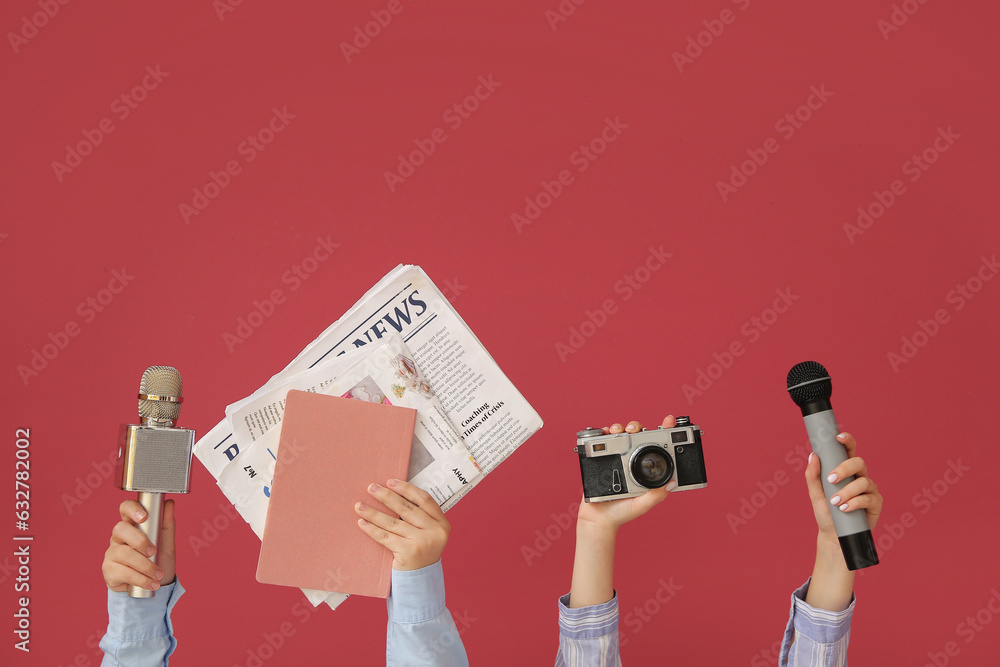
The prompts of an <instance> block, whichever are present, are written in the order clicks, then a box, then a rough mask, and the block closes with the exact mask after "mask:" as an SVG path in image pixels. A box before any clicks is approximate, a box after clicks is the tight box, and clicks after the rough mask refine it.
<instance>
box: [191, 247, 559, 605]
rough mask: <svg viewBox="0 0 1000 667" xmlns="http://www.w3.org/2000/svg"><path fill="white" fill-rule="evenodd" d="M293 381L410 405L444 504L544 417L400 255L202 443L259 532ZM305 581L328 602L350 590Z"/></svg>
mask: <svg viewBox="0 0 1000 667" xmlns="http://www.w3.org/2000/svg"><path fill="white" fill-rule="evenodd" d="M290 389H301V390H305V391H316V392H320V393H327V394H334V395H342V396H349V397H351V398H357V399H361V400H371V401H377V402H390V403H392V404H393V405H403V406H406V407H413V408H415V409H416V410H417V416H418V419H417V427H416V429H415V433H414V447H413V453H412V454H411V461H410V475H409V476H410V481H412V482H413V483H414V484H416V485H417V486H420V487H421V488H424V489H425V490H427V491H428V492H429V493H430V494H431V495H432V496H433V497H434V498H435V500H437V501H438V502H439V503H440V504H441V506H442V508H444V509H445V510H446V511H447V510H448V509H450V508H451V507H453V506H454V505H455V503H457V502H458V501H459V500H460V499H461V498H462V497H463V496H464V495H465V494H466V493H467V492H468V491H469V490H470V489H472V488H473V487H474V486H476V485H477V484H478V483H479V482H480V481H482V479H483V478H484V477H485V475H487V474H489V473H490V472H492V471H493V470H494V469H495V468H496V466H497V465H499V464H500V462H501V461H503V460H504V459H505V458H507V457H508V456H510V454H511V453H513V451H514V450H515V449H517V447H519V446H520V445H521V444H523V443H524V442H525V441H526V440H527V439H528V438H529V437H530V436H531V435H532V434H533V433H534V432H535V431H537V430H538V429H539V428H541V426H542V420H541V418H540V417H539V416H538V413H536V412H535V411H534V409H532V407H531V406H530V405H529V404H528V402H527V401H526V400H525V399H524V397H523V396H522V395H521V394H520V392H518V391H517V389H516V388H515V387H514V385H513V384H512V383H511V382H510V380H508V379H507V377H506V376H505V375H504V374H503V372H502V371H501V370H500V368H499V366H497V364H496V362H495V361H494V360H493V358H492V357H491V356H490V355H489V353H488V352H487V351H486V349H485V348H484V347H483V345H482V343H481V342H480V341H479V339H478V338H476V336H475V334H473V333H472V331H471V330H470V329H469V327H468V326H467V325H466V324H465V322H464V321H463V320H462V318H461V316H459V314H458V313H457V312H456V311H455V309H454V308H452V306H451V304H450V303H449V302H448V300H447V299H445V298H444V296H443V295H442V294H441V292H440V290H438V288H437V287H436V286H435V285H434V283H433V282H431V280H430V278H428V277H427V275H426V274H425V273H424V272H423V270H421V269H420V267H417V266H410V265H400V266H397V267H396V268H395V269H394V270H393V271H391V272H390V273H389V274H388V275H387V276H385V277H384V278H383V279H382V280H381V281H379V283H378V284H377V285H375V287H373V288H372V289H371V290H369V291H368V293H367V294H366V295H365V296H364V297H363V298H362V299H361V300H360V301H358V302H357V303H356V304H355V305H354V306H353V307H351V309H350V310H348V311H347V313H346V314H345V315H344V316H343V317H342V318H340V319H339V320H337V321H336V322H334V323H333V324H332V325H331V326H330V327H328V328H327V330H326V331H324V332H323V333H322V334H320V336H319V337H317V338H316V339H315V340H314V341H313V342H312V343H310V344H309V345H308V346H306V348H305V349H304V350H302V352H300V353H299V355H298V356H297V357H296V358H295V359H293V360H292V362H291V363H290V364H289V365H288V366H286V367H285V369H284V370H282V371H281V372H279V373H277V374H276V375H274V376H273V377H272V378H271V379H270V380H269V381H268V382H267V383H266V384H265V385H264V386H263V387H261V388H260V389H258V390H257V391H256V392H254V393H253V394H252V395H251V396H249V397H247V398H246V399H243V400H241V401H239V402H237V403H234V404H232V405H230V406H229V407H228V408H227V410H226V415H227V418H226V419H224V420H222V421H221V422H219V424H217V425H216V426H215V428H213V429H212V430H211V431H209V433H208V434H207V435H205V436H204V437H202V438H201V440H199V441H198V443H197V444H196V445H195V455H196V456H197V458H198V459H199V460H200V461H201V462H202V463H203V464H204V465H205V467H206V468H207V469H208V471H209V472H210V473H212V476H213V477H215V478H216V479H217V480H218V482H219V486H220V488H221V489H222V491H223V493H225V495H226V497H227V498H228V499H229V500H230V502H232V503H233V505H234V506H235V507H236V509H237V511H239V513H240V514H241V515H242V516H243V518H244V519H245V520H246V521H247V522H248V523H249V524H250V526H251V528H252V529H253V530H254V532H255V533H256V534H257V536H258V537H260V536H261V534H262V532H263V526H264V518H265V516H266V512H267V499H268V497H269V494H270V489H269V487H268V485H269V484H270V480H271V475H272V473H273V470H274V462H275V460H276V457H277V456H278V452H277V443H278V431H279V429H275V428H273V427H274V426H277V425H279V424H280V423H281V417H282V414H283V411H284V397H285V395H287V392H288V391H289V390H290ZM285 455H291V456H294V452H289V453H286V454H285ZM304 592H305V593H306V597H307V598H308V599H309V601H310V602H312V603H313V604H314V605H316V604H320V603H321V602H323V601H325V602H326V603H327V604H328V605H329V606H330V607H331V608H336V607H337V605H339V604H340V603H341V602H342V601H343V600H344V599H346V596H344V595H342V594H340V593H336V592H327V591H312V590H305V591H304Z"/></svg>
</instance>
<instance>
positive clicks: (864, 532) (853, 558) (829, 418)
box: [803, 409, 878, 570]
mask: <svg viewBox="0 0 1000 667" xmlns="http://www.w3.org/2000/svg"><path fill="white" fill-rule="evenodd" d="M803 420H804V421H805V423H806V432H807V433H808V434H809V443H810V444H811V445H812V450H813V452H814V453H815V454H816V456H818V457H819V462H820V479H821V480H822V481H823V492H824V493H825V494H826V498H827V500H829V499H830V498H832V497H833V496H835V495H837V494H838V493H839V492H840V490H841V489H843V488H844V487H845V486H847V485H848V484H849V483H850V482H852V481H853V480H854V476H853V475H851V476H850V477H847V478H845V479H841V480H837V482H836V483H834V484H831V483H830V482H828V481H827V479H826V478H827V476H828V475H829V474H830V471H832V470H833V469H834V468H836V467H837V466H838V465H840V464H841V463H843V462H844V461H846V460H847V449H846V448H845V447H844V445H842V444H841V443H840V441H839V440H837V434H838V433H839V430H838V428H837V420H836V418H835V417H834V416H833V410H832V409H829V410H821V411H819V412H813V413H812V414H808V415H805V416H804V417H803ZM830 516H831V517H833V526H834V528H835V529H836V531H837V537H838V538H840V548H841V550H842V551H843V552H844V560H845V561H846V562H847V569H849V570H860V569H861V568H865V567H871V566H872V565H878V553H877V552H876V551H875V539H874V538H873V537H872V531H871V530H870V529H869V527H868V516H867V514H866V513H865V512H864V510H855V511H853V512H842V511H841V510H840V508H838V507H834V506H833V505H831V506H830Z"/></svg>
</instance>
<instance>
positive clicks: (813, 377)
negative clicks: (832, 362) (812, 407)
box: [786, 361, 833, 405]
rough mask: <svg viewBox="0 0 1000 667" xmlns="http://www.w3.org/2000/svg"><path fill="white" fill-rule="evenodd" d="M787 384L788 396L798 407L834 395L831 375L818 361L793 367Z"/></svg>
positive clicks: (804, 362)
mask: <svg viewBox="0 0 1000 667" xmlns="http://www.w3.org/2000/svg"><path fill="white" fill-rule="evenodd" d="M786 382H787V387H788V395H789V396H791V397H792V400H793V401H794V402H795V404H796V405H804V404H806V403H809V402H810V401H815V400H816V399H818V398H830V395H831V394H832V393H833V383H832V382H831V381H830V374H829V373H828V372H827V370H826V368H824V367H823V364H821V363H819V362H816V361H803V362H802V363H800V364H795V365H794V366H792V370H790V371H788V377H787V378H786ZM807 383H808V384H807Z"/></svg>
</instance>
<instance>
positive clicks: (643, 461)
mask: <svg viewBox="0 0 1000 667" xmlns="http://www.w3.org/2000/svg"><path fill="white" fill-rule="evenodd" d="M703 433H704V431H702V430H701V428H700V427H699V426H697V425H694V424H692V423H691V420H690V418H688V417H677V425H676V426H675V427H674V428H663V427H662V426H660V427H658V428H657V429H656V430H646V429H643V430H641V431H639V432H638V433H616V434H611V435H606V434H605V433H604V431H602V430H601V429H599V428H587V429H584V430H582V431H580V432H579V433H577V434H576V438H577V440H576V447H574V448H573V451H575V452H576V453H577V454H578V455H579V456H580V474H581V475H582V476H583V495H584V498H585V499H586V501H587V502H588V503H599V502H603V501H606V500H618V499H619V498H633V497H635V496H641V495H642V494H644V493H646V491H649V490H650V489H658V488H660V487H661V486H665V485H666V484H667V482H669V481H670V480H676V481H677V488H676V489H675V490H677V491H686V490H688V489H703V488H705V487H706V486H708V477H707V476H706V474H705V455H704V453H703V452H702V449H701V436H702V434H703Z"/></svg>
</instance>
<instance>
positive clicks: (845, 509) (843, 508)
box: [840, 503, 848, 512]
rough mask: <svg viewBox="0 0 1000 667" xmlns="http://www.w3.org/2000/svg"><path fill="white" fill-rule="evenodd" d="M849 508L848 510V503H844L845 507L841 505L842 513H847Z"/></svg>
mask: <svg viewBox="0 0 1000 667" xmlns="http://www.w3.org/2000/svg"><path fill="white" fill-rule="evenodd" d="M847 508H848V504H847V503H844V504H843V505H841V506H840V511H841V512H846V511H847Z"/></svg>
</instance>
